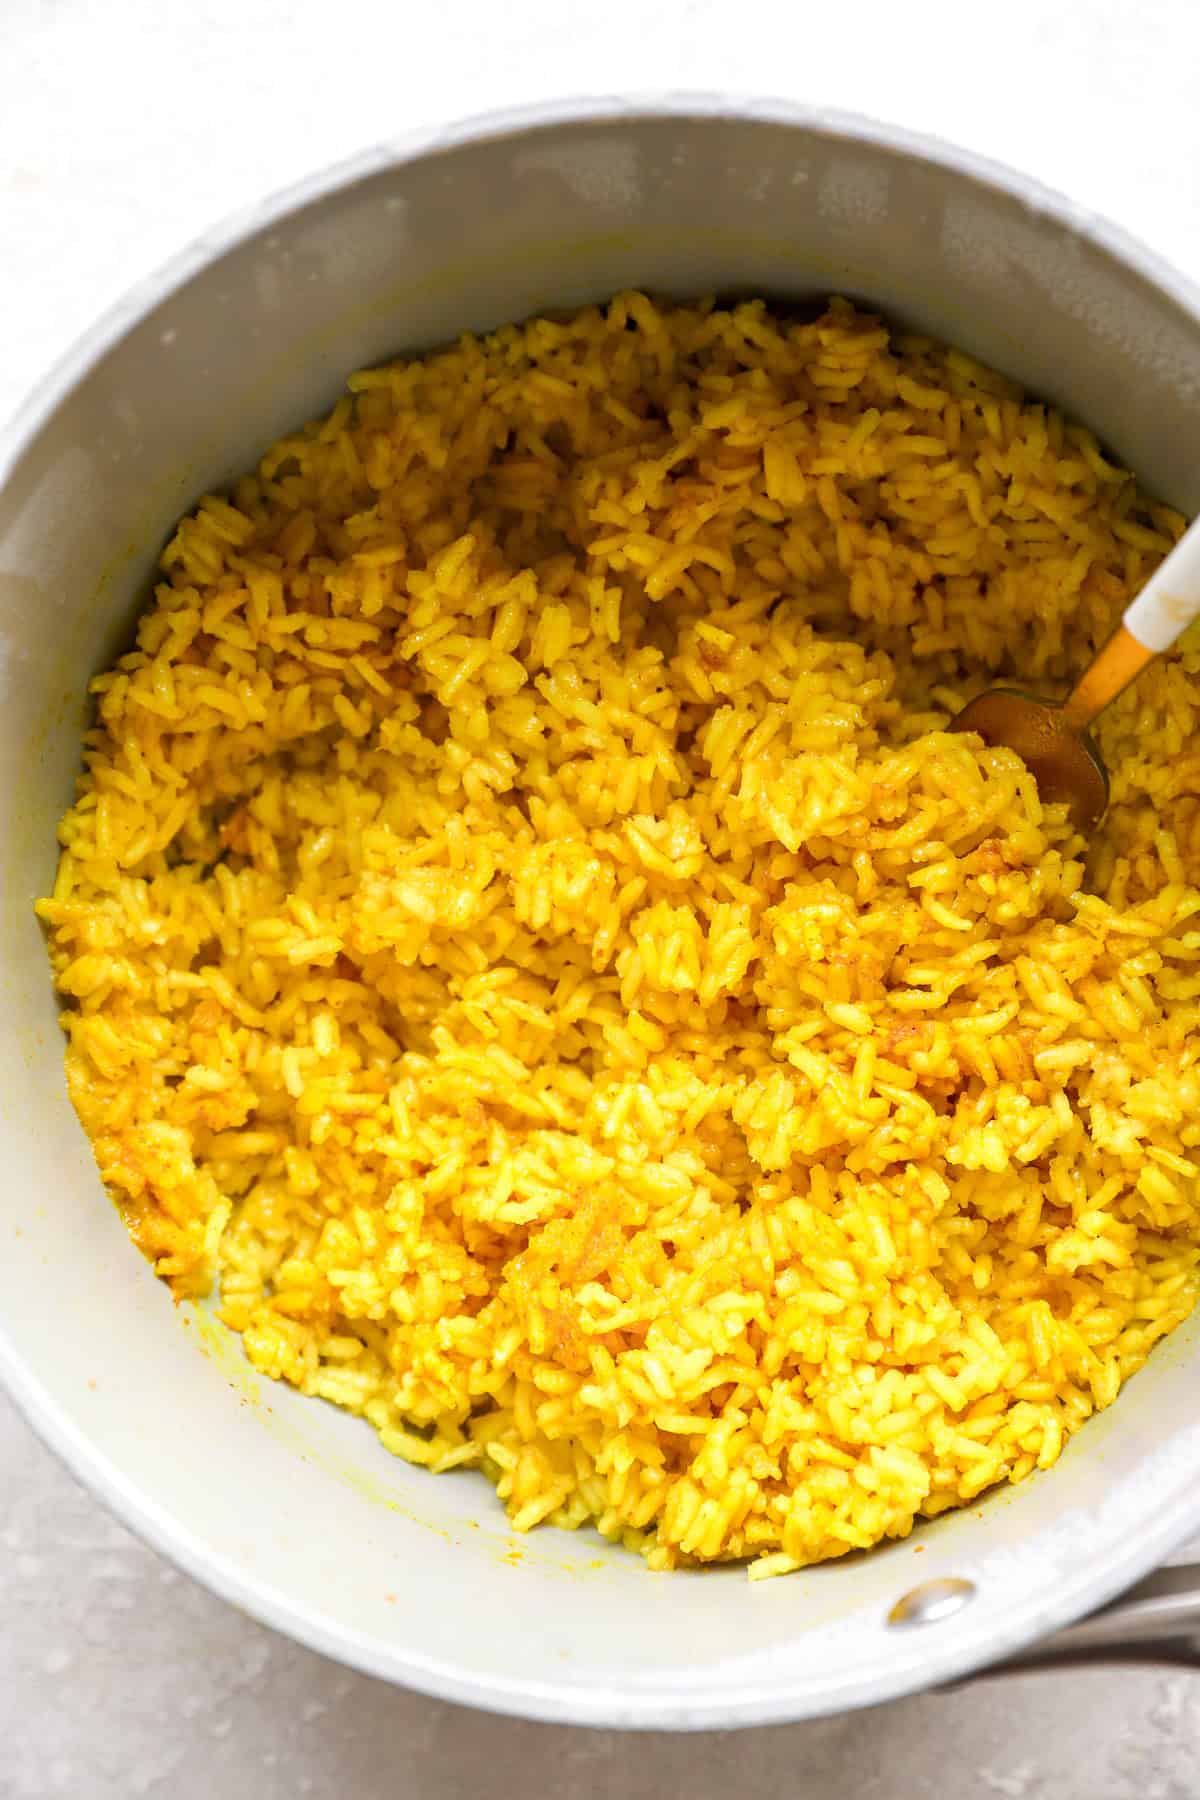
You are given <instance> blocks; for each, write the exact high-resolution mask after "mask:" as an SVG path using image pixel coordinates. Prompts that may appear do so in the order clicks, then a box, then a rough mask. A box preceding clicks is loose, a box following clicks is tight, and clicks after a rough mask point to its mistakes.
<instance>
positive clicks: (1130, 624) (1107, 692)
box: [1063, 524, 1200, 731]
mask: <svg viewBox="0 0 1200 1800" xmlns="http://www.w3.org/2000/svg"><path fill="white" fill-rule="evenodd" d="M1198 618H1200V524H1195V525H1189V526H1188V528H1187V530H1186V531H1185V532H1184V534H1183V536H1182V537H1181V538H1180V540H1179V542H1178V543H1177V544H1176V546H1175V548H1174V549H1173V550H1172V552H1171V554H1170V555H1169V556H1166V557H1164V558H1163V560H1162V562H1161V563H1159V565H1158V567H1157V569H1155V571H1154V573H1153V575H1152V576H1151V577H1150V579H1149V581H1148V582H1147V583H1146V585H1145V587H1144V588H1143V589H1142V591H1141V593H1140V594H1139V595H1138V597H1137V599H1136V600H1134V601H1132V602H1131V603H1130V605H1129V606H1127V607H1126V609H1125V617H1124V619H1123V620H1122V622H1121V625H1120V626H1119V627H1118V629H1117V630H1116V631H1114V633H1113V635H1112V636H1111V637H1110V638H1109V640H1108V642H1107V644H1105V646H1104V648H1103V650H1101V652H1100V654H1099V656H1097V657H1096V659H1095V661H1094V662H1093V663H1092V664H1091V665H1090V667H1089V668H1087V669H1085V670H1084V672H1083V674H1082V675H1081V677H1080V679H1079V681H1078V682H1077V684H1076V686H1075V688H1074V690H1073V691H1072V693H1071V695H1070V697H1069V699H1068V700H1067V702H1066V704H1065V706H1064V707H1063V718H1064V720H1065V721H1066V723H1067V724H1068V725H1070V726H1071V727H1072V729H1073V730H1075V731H1085V730H1086V729H1087V727H1088V726H1089V725H1090V724H1091V722H1092V720H1093V719H1094V718H1095V717H1096V715H1097V713H1101V712H1103V711H1104V708H1105V707H1106V706H1107V705H1108V703H1109V701H1110V700H1115V699H1116V697H1117V695H1118V694H1119V693H1121V692H1122V691H1123V690H1124V689H1125V688H1127V687H1128V686H1129V683H1130V682H1131V681H1132V680H1133V679H1134V677H1135V676H1137V675H1140V674H1141V672H1142V670H1143V669H1144V668H1145V667H1146V664H1147V663H1150V662H1153V661H1154V658H1155V657H1156V656H1161V654H1162V652H1163V651H1164V650H1169V649H1170V648H1171V645H1172V644H1173V643H1174V642H1175V640H1176V638H1177V637H1179V636H1180V635H1181V633H1182V632H1184V631H1186V630H1187V628H1188V626H1189V625H1190V624H1191V623H1192V621H1193V619H1198Z"/></svg>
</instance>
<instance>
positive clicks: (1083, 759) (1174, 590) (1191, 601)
mask: <svg viewBox="0 0 1200 1800" xmlns="http://www.w3.org/2000/svg"><path fill="white" fill-rule="evenodd" d="M1196 618H1200V520H1198V521H1197V522H1196V523H1195V524H1193V525H1189V526H1188V529H1187V530H1186V531H1185V532H1184V534H1183V536H1182V537H1181V538H1180V540H1179V542H1178V543H1177V544H1176V546H1175V548H1174V549H1173V550H1172V551H1171V553H1170V555H1168V556H1166V557H1164V559H1163V561H1162V562H1161V563H1160V564H1159V566H1158V568H1157V569H1156V570H1155V571H1154V573H1153V575H1152V576H1151V577H1150V579H1149V581H1148V582H1147V583H1146V585H1145V587H1144V588H1143V589H1142V591H1141V592H1140V594H1139V595H1138V596H1137V599H1136V600H1134V601H1132V602H1131V603H1130V605H1129V606H1128V607H1127V608H1126V610H1125V615H1124V617H1123V619H1122V620H1121V623H1120V625H1119V626H1118V627H1117V629H1116V631H1114V633H1113V635H1112V636H1111V637H1110V638H1109V640H1108V642H1107V643H1106V644H1105V646H1104V648H1103V649H1102V650H1100V651H1099V652H1098V653H1097V654H1096V656H1094V657H1093V659H1092V661H1091V663H1090V664H1089V665H1088V667H1087V668H1086V669H1085V671H1084V673H1083V674H1082V675H1081V676H1080V678H1079V680H1078V681H1077V682H1076V684H1075V686H1074V687H1073V688H1072V689H1071V692H1070V693H1069V694H1068V696H1067V698H1066V699H1065V700H1063V701H1054V700H1041V699H1039V698H1038V697H1037V695H1036V694H1029V693H1026V692H1025V691H1024V690H1023V689H1021V688H1009V687H996V688H988V689H987V690H986V691H985V692H984V693H982V694H979V695H977V696H976V698H975V699H974V700H969V701H968V702H967V704H966V706H964V707H963V709H962V711H961V712H960V713H959V714H958V717H957V718H956V719H954V720H953V721H952V723H951V727H950V729H951V730H952V731H974V732H977V733H978V735H979V736H980V737H981V738H982V739H983V741H984V743H985V744H993V745H1003V746H1005V747H1006V748H1007V749H1009V750H1015V751H1016V753H1017V755H1018V756H1019V757H1020V758H1021V760H1022V762H1024V764H1025V766H1026V768H1027V769H1028V770H1029V772H1030V774H1031V775H1032V776H1033V778H1034V780H1035V781H1036V782H1037V785H1038V793H1039V794H1040V795H1041V798H1042V800H1043V801H1044V802H1046V803H1050V802H1053V801H1055V800H1065V801H1066V802H1067V803H1068V805H1069V807H1070V810H1071V817H1072V819H1073V820H1074V822H1075V824H1076V825H1077V826H1078V827H1079V829H1080V830H1081V831H1084V832H1087V831H1091V830H1093V829H1094V828H1095V826H1097V825H1098V824H1099V823H1100V821H1101V819H1102V818H1103V817H1104V814H1105V810H1106V809H1107V806H1108V770H1107V769H1106V768H1105V766H1104V762H1103V759H1102V758H1101V755H1100V752H1099V750H1098V749H1097V748H1096V744H1095V740H1094V739H1093V737H1092V735H1091V732H1090V731H1089V730H1088V727H1089V726H1090V725H1091V723H1092V721H1093V720H1094V719H1096V718H1097V717H1098V716H1099V714H1100V713H1102V712H1103V711H1104V709H1105V707H1106V706H1108V705H1109V704H1110V702H1111V701H1113V700H1115V699H1116V697H1117V695H1118V694H1121V693H1124V691H1125V689H1126V688H1127V687H1128V686H1129V684H1130V682H1131V681H1133V680H1134V679H1135V678H1136V677H1137V676H1138V675H1140V674H1141V672H1142V670H1143V669H1145V668H1146V667H1147V666H1148V665H1149V664H1150V663H1152V662H1153V661H1154V659H1155V658H1156V657H1158V656H1161V655H1162V653H1163V651H1164V650H1169V649H1170V648H1171V645H1172V644H1173V643H1174V642H1175V640H1176V639H1177V638H1178V637H1179V636H1180V635H1181V634H1182V633H1183V632H1184V631H1186V629H1187V627H1188V626H1189V625H1190V624H1191V623H1192V620H1193V619H1196Z"/></svg>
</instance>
